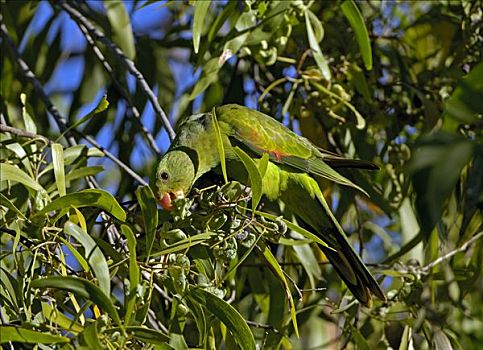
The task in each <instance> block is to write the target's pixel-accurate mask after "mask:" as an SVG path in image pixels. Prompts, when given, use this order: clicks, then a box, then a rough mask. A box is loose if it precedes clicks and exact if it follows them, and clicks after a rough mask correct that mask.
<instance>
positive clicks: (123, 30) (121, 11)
mask: <svg viewBox="0 0 483 350" xmlns="http://www.w3.org/2000/svg"><path fill="white" fill-rule="evenodd" d="M104 6H105V8H106V14H107V18H108V19H109V23H110V24H111V28H112V32H113V41H114V42H115V43H116V44H117V45H119V47H120V48H121V50H122V51H123V52H124V54H125V55H126V56H127V57H128V58H129V59H131V60H133V59H134V58H135V57H136V47H135V46H134V35H133V32H132V27H131V19H130V18H129V14H128V12H127V10H126V7H125V5H124V2H123V1H106V0H105V1H104Z"/></svg>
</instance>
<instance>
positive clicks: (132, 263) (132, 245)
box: [121, 225, 140, 324]
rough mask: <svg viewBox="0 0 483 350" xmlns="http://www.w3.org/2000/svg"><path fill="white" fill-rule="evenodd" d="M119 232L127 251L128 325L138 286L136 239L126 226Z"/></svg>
mask: <svg viewBox="0 0 483 350" xmlns="http://www.w3.org/2000/svg"><path fill="white" fill-rule="evenodd" d="M121 231H122V233H123V234H124V236H126V239H127V247H128V250H129V285H130V290H129V295H128V300H127V306H126V315H125V323H126V324H129V321H130V319H131V316H132V313H133V310H134V307H135V303H136V291H137V288H138V285H139V277H140V271H139V266H138V263H137V261H136V237H135V236H134V233H133V232H132V230H131V228H130V227H129V226H127V225H122V226H121Z"/></svg>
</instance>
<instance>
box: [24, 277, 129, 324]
mask: <svg viewBox="0 0 483 350" xmlns="http://www.w3.org/2000/svg"><path fill="white" fill-rule="evenodd" d="M30 287H31V288H40V289H45V288H54V289H60V290H65V291H68V292H72V293H74V294H75V295H76V296H79V297H81V298H84V299H86V300H91V301H92V302H93V303H95V304H96V305H97V306H99V307H100V308H101V309H103V310H104V311H106V312H107V313H108V314H109V316H111V318H112V319H113V320H114V322H116V323H117V324H118V325H121V319H120V318H119V314H118V313H117V310H116V308H115V306H114V304H113V303H112V301H111V299H110V298H109V296H107V295H106V294H104V292H103V291H102V290H101V289H100V288H99V287H97V286H96V285H95V284H93V283H92V282H89V281H88V280H86V279H83V278H79V277H71V276H49V277H45V278H39V279H35V280H33V281H32V283H31V284H30Z"/></svg>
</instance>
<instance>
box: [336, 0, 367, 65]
mask: <svg viewBox="0 0 483 350" xmlns="http://www.w3.org/2000/svg"><path fill="white" fill-rule="evenodd" d="M341 9H342V13H343V14H344V15H345V17H346V18H347V20H348V21H349V23H350V25H351V27H352V30H354V34H355V35H356V40H357V44H359V50H360V51H361V55H362V59H363V61H364V65H365V66H366V69H367V70H371V69H372V49H371V42H370V40H369V34H368V32H367V28H366V24H365V23H364V18H363V17H362V14H361V12H360V11H359V8H358V7H357V5H356V3H355V2H354V0H345V1H344V2H343V3H342V5H341Z"/></svg>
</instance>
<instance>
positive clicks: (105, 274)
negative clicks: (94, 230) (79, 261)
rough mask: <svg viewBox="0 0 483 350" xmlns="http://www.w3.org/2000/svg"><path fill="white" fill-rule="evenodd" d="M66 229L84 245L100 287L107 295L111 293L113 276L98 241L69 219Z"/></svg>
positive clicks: (86, 256) (85, 254)
mask: <svg viewBox="0 0 483 350" xmlns="http://www.w3.org/2000/svg"><path fill="white" fill-rule="evenodd" d="M64 230H65V232H66V233H67V234H69V235H71V236H72V237H74V238H75V239H76V240H77V241H78V242H79V243H81V244H82V246H83V247H84V251H85V253H84V256H85V258H86V259H87V261H88V262H89V265H90V267H91V269H92V271H93V272H94V275H95V276H96V278H97V280H98V283H99V287H100V289H101V290H102V291H103V292H104V294H106V295H110V294H111V277H110V275H109V267H108V266H107V261H106V258H105V256H104V254H103V253H102V251H101V249H100V248H99V247H98V246H97V244H96V242H95V241H94V240H93V239H92V238H91V236H89V235H88V234H87V232H85V231H83V230H82V229H81V228H80V227H79V226H77V225H74V224H73V223H71V222H70V221H67V222H66V223H65V225H64Z"/></svg>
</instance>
